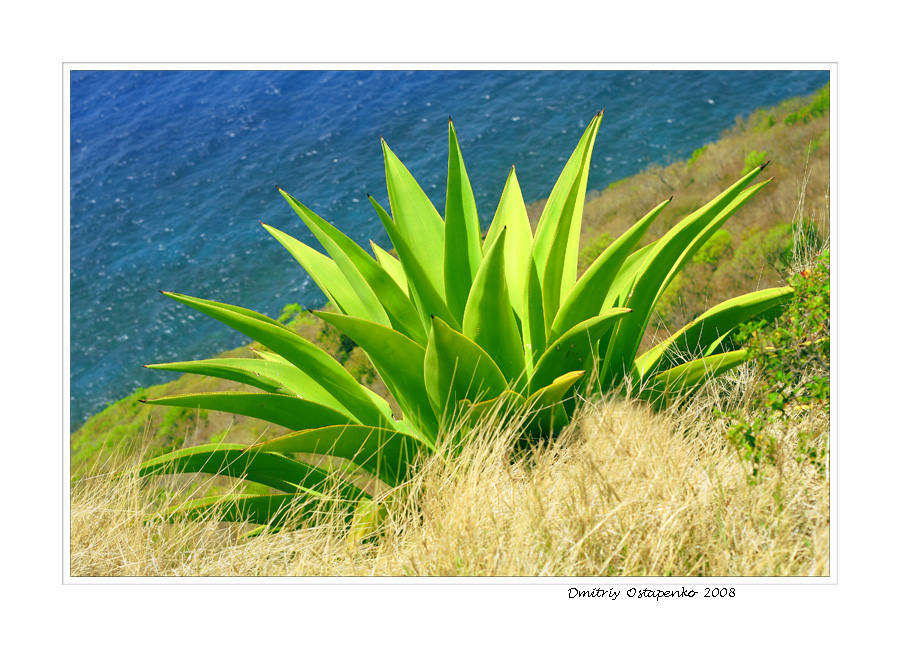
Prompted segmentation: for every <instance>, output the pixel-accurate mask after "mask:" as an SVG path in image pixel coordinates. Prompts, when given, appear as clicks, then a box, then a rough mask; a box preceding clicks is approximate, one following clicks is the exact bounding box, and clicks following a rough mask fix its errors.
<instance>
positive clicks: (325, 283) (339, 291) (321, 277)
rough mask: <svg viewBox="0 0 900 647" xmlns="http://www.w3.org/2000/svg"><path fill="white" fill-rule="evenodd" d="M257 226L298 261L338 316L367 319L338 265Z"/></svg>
mask: <svg viewBox="0 0 900 647" xmlns="http://www.w3.org/2000/svg"><path fill="white" fill-rule="evenodd" d="M260 224H261V225H262V226H263V227H264V228H265V230H266V231H268V232H269V233H270V234H272V236H273V237H274V238H275V240H277V241H278V242H279V243H281V244H282V245H283V246H284V247H285V249H287V250H288V251H289V252H290V253H291V256H293V257H294V258H295V259H297V262H298V263H300V265H302V266H303V269H305V270H306V272H307V273H308V274H309V276H310V277H311V278H312V280H313V281H315V282H316V285H318V286H319V289H320V290H322V292H324V293H325V296H327V297H328V300H329V301H330V302H331V304H332V305H333V306H334V307H335V308H336V309H337V311H338V312H343V313H346V314H349V315H351V316H354V317H367V316H369V310H368V309H367V308H366V305H365V303H363V301H362V300H361V299H360V298H359V295H358V294H357V293H356V290H354V289H353V286H352V285H351V284H350V281H348V280H347V277H345V276H344V273H343V272H341V269H340V268H339V267H338V266H337V263H335V262H334V261H333V260H332V259H330V258H328V257H327V256H325V254H322V253H321V252H318V251H316V250H314V249H313V248H312V247H310V246H309V245H307V244H306V243H302V242H300V241H299V240H297V239H296V238H294V237H293V236H290V235H288V234H286V233H284V232H283V231H279V230H277V229H275V228H274V227H270V226H269V225H267V224H265V223H260Z"/></svg>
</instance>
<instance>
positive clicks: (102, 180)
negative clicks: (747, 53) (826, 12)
mask: <svg viewBox="0 0 900 647" xmlns="http://www.w3.org/2000/svg"><path fill="white" fill-rule="evenodd" d="M828 74H829V73H828V72H827V71H749V70H748V71H399V70H392V71H231V72H229V71H72V72H71V95H70V96H71V131H70V132H71V220H70V226H71V266H70V278H71V292H70V299H71V301H70V303H71V322H70V331H71V355H70V358H71V373H70V380H71V382H70V384H71V419H70V420H71V425H72V428H73V429H75V428H77V427H78V426H79V425H80V424H81V423H82V422H83V421H84V420H85V419H86V418H87V417H88V416H90V415H91V414H93V413H95V412H97V411H99V410H100V409H102V408H103V407H104V406H105V404H106V403H107V402H111V401H114V400H116V399H118V398H121V397H123V396H125V395H127V394H129V393H131V392H132V391H134V390H135V389H136V388H138V387H140V386H148V385H150V384H155V383H159V382H164V381H167V380H170V379H172V377H173V376H172V375H171V374H166V373H162V372H157V371H149V370H147V369H144V368H142V365H143V364H148V363H154V362H166V361H174V360H187V359H201V358H205V357H209V356H211V355H212V354H214V353H217V352H220V351H222V350H225V349H227V348H232V347H235V346H238V345H240V344H242V343H245V342H246V341H247V339H246V338H245V337H243V336H241V335H240V334H238V333H236V332H233V331H231V330H230V329H229V328H227V327H226V326H224V325H222V324H220V323H218V322H216V321H213V320H211V319H208V318H206V317H204V316H203V315H201V314H199V313H197V312H195V311H193V310H191V309H190V308H187V307H185V306H182V305H179V304H177V303H175V302H174V301H172V300H170V299H167V298H166V297H164V296H162V295H161V294H159V292H158V290H169V291H174V292H181V293H184V294H189V295H193V296H200V297H204V298H209V299H213V300H216V301H223V302H226V303H231V304H235V305H240V306H244V307H247V308H251V309H254V310H258V311H260V312H263V313H265V314H267V315H269V316H273V317H277V316H278V314H279V313H280V312H281V309H282V308H283V307H284V306H285V305H286V304H288V303H295V302H296V303H300V304H302V305H304V306H306V307H318V306H321V305H322V304H323V303H324V301H325V299H324V297H323V296H322V294H321V292H320V291H319V289H318V287H317V286H316V285H315V284H314V283H312V281H311V280H310V279H309V278H308V276H307V275H306V273H305V272H304V270H303V269H302V268H301V267H300V266H299V265H297V264H296V263H295V262H294V260H293V259H292V258H291V257H290V256H289V255H288V253H287V252H286V251H285V250H284V249H283V248H282V247H281V246H280V245H279V244H278V243H277V242H275V241H274V240H273V239H272V238H271V237H270V236H269V234H267V233H266V232H265V230H264V229H263V228H262V227H261V226H260V224H259V222H260V221H263V222H265V223H266V224H270V225H272V226H274V227H276V228H278V229H281V230H283V231H286V232H287V233H290V234H291V235H293V236H295V237H297V238H300V239H301V240H303V241H305V242H307V243H308V244H310V245H313V246H315V247H317V248H319V249H321V248H320V247H319V246H318V244H317V243H316V242H315V241H314V239H313V237H312V235H311V234H309V233H308V232H307V231H306V230H305V227H304V226H303V224H302V222H301V221H300V219H299V218H297V217H296V215H295V214H294V213H293V211H292V210H291V208H290V207H289V206H288V205H287V204H286V203H285V202H284V200H283V199H282V198H281V197H280V196H279V195H278V193H277V191H276V189H275V185H276V184H277V185H279V186H281V187H283V188H284V189H285V190H286V191H288V192H289V193H291V194H293V195H294V196H296V197H297V198H298V199H299V200H301V201H302V202H304V203H305V204H306V205H307V206H309V207H310V208H311V209H313V210H314V211H316V213H318V214H319V215H321V216H323V217H324V218H326V219H328V220H329V221H331V222H333V223H334V224H335V225H337V226H338V227H339V228H340V229H341V230H343V231H345V232H347V233H348V234H349V235H351V236H352V237H353V238H354V239H355V240H357V241H358V242H360V243H361V244H362V245H363V246H364V247H365V248H366V249H368V248H369V247H368V240H369V239H372V240H374V241H375V242H377V243H378V244H380V245H382V246H385V247H389V246H390V245H389V241H388V238H387V235H386V234H385V233H384V231H383V229H382V227H381V224H380V223H379V221H378V218H377V217H376V215H375V213H374V211H373V210H372V208H371V206H370V205H369V204H368V201H367V200H366V193H370V194H372V196H373V197H375V198H376V199H377V200H378V201H379V202H380V203H381V204H383V205H385V206H387V205H388V199H387V191H386V189H385V186H384V168H383V159H382V154H381V144H380V137H384V138H385V140H386V141H387V143H388V145H389V146H390V147H391V149H392V150H393V151H394V152H395V153H396V154H397V155H398V156H399V157H400V159H401V160H403V162H404V163H405V164H406V166H407V168H409V170H410V171H411V172H412V173H413V175H414V176H415V177H416V178H417V180H418V181H419V183H420V184H421V186H422V188H423V189H424V190H425V191H426V193H428V195H429V196H430V197H431V199H432V201H433V202H434V204H435V206H436V207H437V208H438V210H439V211H441V212H443V205H444V193H445V190H446V187H445V182H446V169H447V157H446V156H447V118H448V116H451V115H452V118H453V122H454V126H455V127H456V130H457V134H458V136H459V140H460V145H461V147H462V150H463V155H464V157H465V162H466V168H467V170H468V173H469V176H470V179H471V181H472V185H473V189H474V192H475V198H476V201H477V204H478V210H479V216H480V218H481V220H482V224H483V226H486V225H487V224H488V223H489V222H490V220H491V218H492V217H493V213H494V210H495V209H496V206H497V202H498V200H499V197H500V193H501V190H502V189H503V185H504V182H505V180H506V176H507V174H508V172H509V169H510V166H511V165H513V164H515V166H516V173H517V175H518V178H519V181H520V183H521V185H522V191H523V194H524V197H525V200H526V201H528V202H530V201H533V200H537V199H540V198H543V197H546V196H547V195H548V194H549V192H550V189H551V188H552V186H553V183H554V181H555V179H556V177H557V176H558V174H559V172H560V171H561V169H562V167H563V165H564V164H565V161H566V159H567V158H568V155H569V154H570V153H571V151H572V150H573V149H574V147H575V144H576V143H577V141H578V138H579V137H580V135H581V133H582V132H583V130H584V128H585V127H586V125H587V123H588V122H589V121H590V119H591V118H592V117H593V115H594V114H595V113H596V112H597V111H598V110H600V109H601V108H605V109H606V115H605V118H604V121H603V125H602V126H601V128H600V133H599V136H598V139H597V144H596V146H595V149H594V157H593V164H592V169H591V176H590V182H589V189H597V190H602V189H603V188H604V187H605V186H606V185H608V184H609V183H611V182H613V181H616V180H618V179H621V178H623V177H626V176H628V175H631V174H633V173H636V172H638V171H640V170H641V169H642V168H645V167H646V166H647V165H648V164H649V163H651V162H659V163H664V162H667V161H670V160H674V159H678V158H683V157H685V156H687V155H689V154H690V153H691V151H693V150H694V149H696V148H698V147H700V146H702V145H703V144H705V143H708V142H710V141H713V140H715V139H717V137H718V136H719V134H720V133H721V132H722V131H723V130H724V129H726V128H728V127H729V126H731V125H732V124H733V123H734V119H735V117H736V116H738V115H747V114H749V113H750V112H752V111H753V110H754V109H756V108H758V107H761V106H767V105H772V104H774V103H777V102H778V101H781V100H782V99H785V98H787V97H791V96H796V95H802V94H808V93H810V92H812V91H814V90H816V89H818V88H819V87H821V86H822V85H824V84H825V83H826V82H827V81H828V78H829V77H828Z"/></svg>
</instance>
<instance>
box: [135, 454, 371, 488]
mask: <svg viewBox="0 0 900 647" xmlns="http://www.w3.org/2000/svg"><path fill="white" fill-rule="evenodd" d="M246 449H247V447H246V446H245V445H236V444H217V445H200V446H198V447H188V448H186V449H179V450H176V451H174V452H171V453H169V454H165V455H163V456H159V457H157V458H153V459H151V460H149V461H145V462H144V463H142V464H141V465H140V468H139V470H140V471H139V475H140V476H156V475H160V474H181V473H197V472H199V473H204V474H215V475H223V476H231V477H233V478H243V479H245V480H248V481H253V482H254V483H261V484H262V485H267V486H269V487H272V488H275V489H277V490H281V491H282V492H288V493H295V492H299V491H301V490H312V491H315V492H318V493H325V492H331V490H332V488H333V487H335V484H337V485H338V487H339V488H340V493H341V496H342V498H345V499H359V498H360V497H363V496H368V495H367V494H365V492H363V491H362V490H360V489H359V488H358V487H356V486H355V485H353V484H352V483H349V482H343V481H341V482H336V481H335V479H334V476H333V475H331V474H329V472H328V471H326V470H323V469H321V468H319V467H314V466H312V465H308V464H306V463H303V462H301V461H297V460H294V459H292V458H288V457H287V456H282V455H280V454H270V453H267V452H255V453H252V454H250V453H248V452H246V451H245V450H246Z"/></svg>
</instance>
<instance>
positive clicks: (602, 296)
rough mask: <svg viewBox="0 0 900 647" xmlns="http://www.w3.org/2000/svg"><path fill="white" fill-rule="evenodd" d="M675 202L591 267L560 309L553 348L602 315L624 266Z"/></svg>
mask: <svg viewBox="0 0 900 647" xmlns="http://www.w3.org/2000/svg"><path fill="white" fill-rule="evenodd" d="M671 201H672V198H669V199H668V200H666V201H665V202H663V203H662V204H660V205H659V206H657V207H656V208H655V209H653V210H652V211H651V212H650V213H648V214H647V215H646V216H644V217H643V218H641V219H640V220H639V221H638V222H637V223H636V224H635V225H633V226H632V227H631V228H630V229H629V230H628V231H626V232H625V233H624V234H622V235H621V236H619V237H618V238H617V239H616V240H615V241H614V242H613V243H612V244H611V245H610V246H609V247H607V248H606V249H605V250H604V251H603V253H602V254H601V255H600V256H599V257H598V258H597V259H596V260H594V262H593V263H591V266H590V267H589V268H588V269H587V270H586V271H585V273H584V274H583V275H582V276H581V278H580V279H578V282H577V283H576V284H575V287H574V288H572V291H571V292H570V293H569V296H568V297H566V300H565V302H564V303H563V305H562V306H561V307H560V309H559V312H558V313H557V315H556V319H555V320H554V321H553V325H552V326H551V327H550V335H549V336H548V342H549V343H551V344H552V342H553V341H554V340H556V339H557V338H558V337H559V336H560V335H561V334H562V333H563V332H565V331H566V330H569V329H570V328H572V326H574V325H575V324H577V323H578V322H579V321H584V320H586V319H588V318H589V317H593V316H595V315H597V314H598V313H600V312H602V310H601V308H602V307H603V302H604V301H606V296H607V294H608V293H609V291H610V288H611V287H612V285H613V282H614V281H615V278H616V276H617V274H618V272H619V270H620V268H621V267H622V264H623V263H625V261H626V259H627V258H628V256H629V254H631V252H632V251H633V250H634V248H635V247H636V246H637V244H638V242H639V241H640V239H641V238H642V237H643V236H644V234H645V233H646V232H647V229H649V228H650V225H652V224H653V221H654V220H656V217H657V216H658V215H659V214H660V213H662V210H663V209H665V208H666V206H667V205H668V204H669V203H670V202H671Z"/></svg>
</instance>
